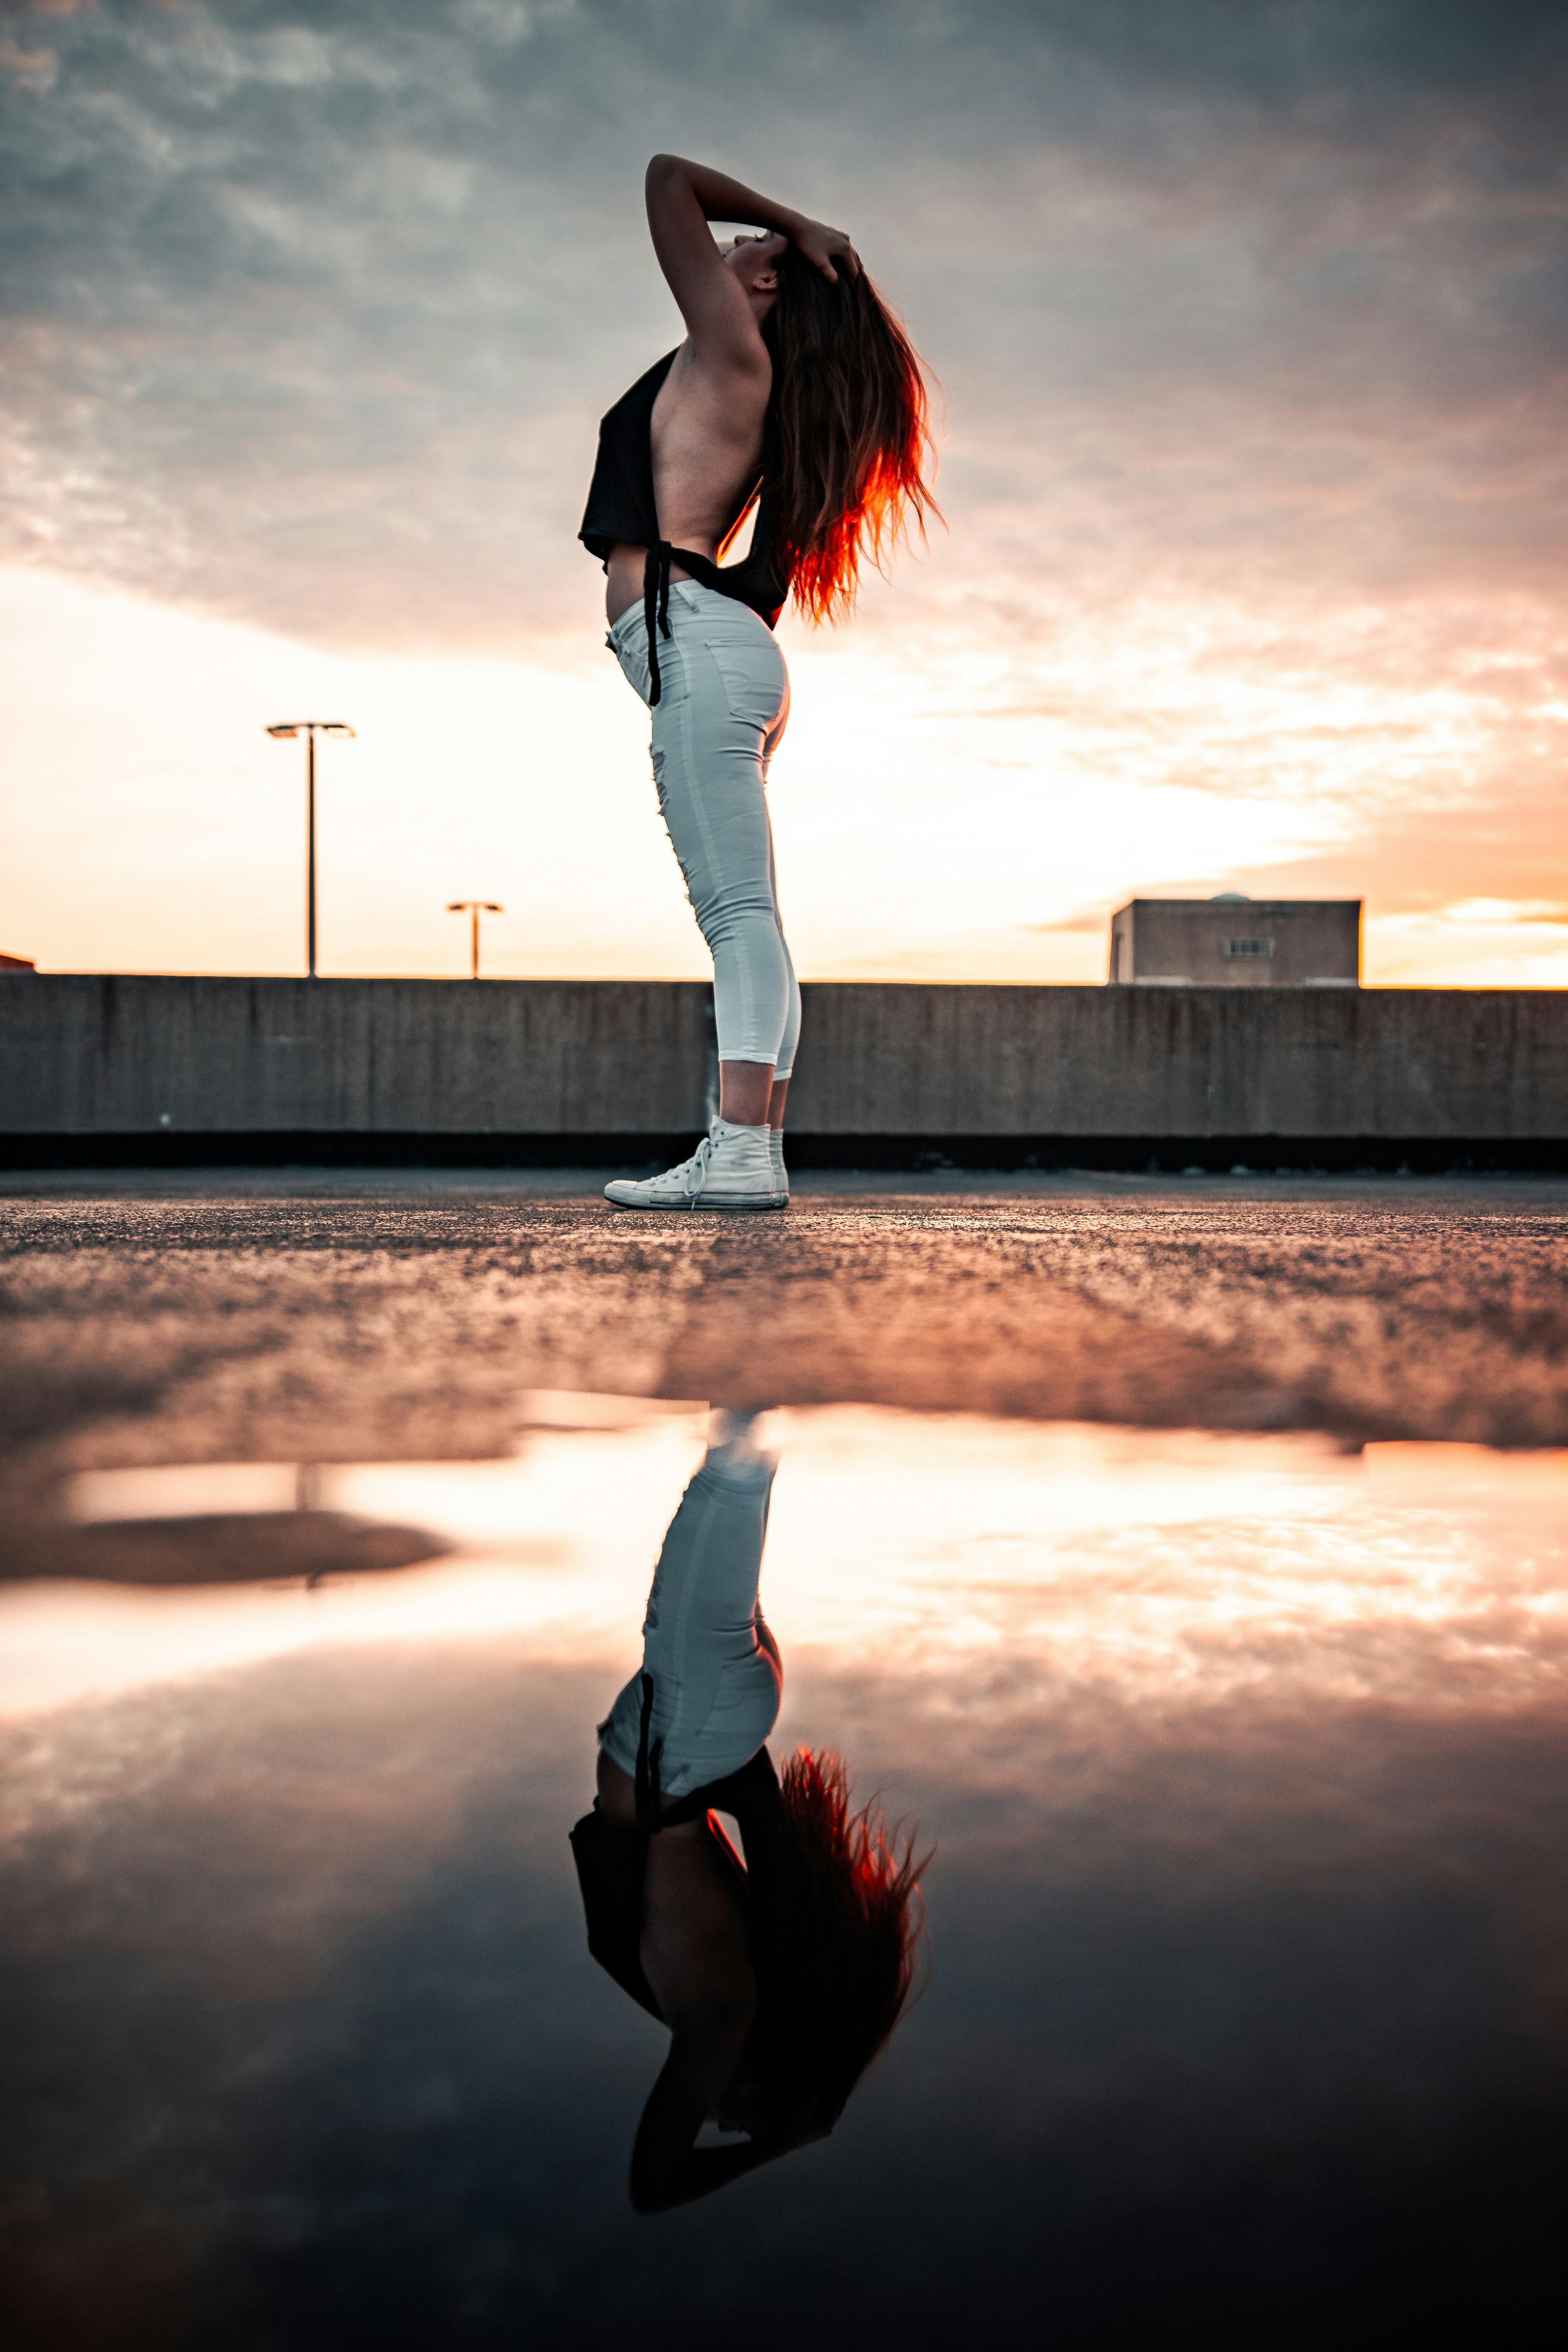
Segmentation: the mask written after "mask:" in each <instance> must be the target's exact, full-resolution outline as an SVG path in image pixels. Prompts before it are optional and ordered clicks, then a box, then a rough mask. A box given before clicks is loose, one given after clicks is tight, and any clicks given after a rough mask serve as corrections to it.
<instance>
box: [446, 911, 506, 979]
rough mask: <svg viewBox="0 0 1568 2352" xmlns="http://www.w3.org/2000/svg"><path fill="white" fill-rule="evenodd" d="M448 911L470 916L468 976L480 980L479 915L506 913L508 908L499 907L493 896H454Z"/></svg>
mask: <svg viewBox="0 0 1568 2352" xmlns="http://www.w3.org/2000/svg"><path fill="white" fill-rule="evenodd" d="M505 912H506V908H504V907H498V906H497V904H496V902H495V900H494V899H493V898H454V899H453V900H452V901H451V904H450V905H449V906H448V907H447V913H448V914H449V915H467V916H468V917H469V918H470V920H469V924H468V978H469V979H470V980H478V978H479V917H480V916H481V915H504V914H505Z"/></svg>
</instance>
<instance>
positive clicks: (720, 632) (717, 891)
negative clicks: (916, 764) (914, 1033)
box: [609, 580, 800, 1079]
mask: <svg viewBox="0 0 1568 2352" xmlns="http://www.w3.org/2000/svg"><path fill="white" fill-rule="evenodd" d="M669 628H670V634H669V635H668V637H666V636H665V635H663V634H662V632H661V634H660V636H659V641H658V667H659V677H660V688H659V698H658V702H657V703H656V704H655V706H654V710H653V780H654V783H655V785H656V787H657V788H658V806H659V814H661V816H662V817H663V819H664V824H665V830H666V832H667V833H668V835H669V840H670V846H671V847H672V848H673V850H674V851H675V855H676V858H677V860H678V862H679V866H680V871H681V874H682V876H683V877H684V879H685V882H686V895H687V897H688V898H689V899H690V901H691V911H692V913H693V914H694V915H695V916H696V918H697V923H698V928H699V929H700V931H701V933H702V936H703V938H704V939H705V940H707V942H708V947H709V950H710V953H711V955H712V958H713V1009H714V1014H715V1018H716V1021H717V1025H718V1031H719V1059H720V1060H721V1062H771V1063H772V1064H773V1076H774V1077H775V1078H777V1079H784V1078H787V1077H788V1076H790V1073H791V1072H792V1070H793V1069H794V1067H795V1045H796V1043H797V1041H798V1039H799V1036H800V989H799V986H798V985H797V983H796V981H795V966H794V964H793V963H792V962H791V961H790V952H789V949H788V946H787V945H786V943H785V940H784V919H783V917H782V916H781V915H780V913H779V900H778V886H777V883H776V880H775V878H774V873H773V827H772V825H771V824H769V822H768V801H767V774H768V763H769V761H771V760H772V758H773V752H774V751H775V750H776V749H777V747H778V744H779V741H780V739H781V738H782V736H783V734H784V726H785V723H786V721H787V720H788V718H789V672H788V671H787V670H786V669H785V667H784V656H783V654H782V653H781V652H780V651H779V647H778V645H777V643H776V641H775V639H774V637H773V631H772V630H771V629H770V628H769V627H768V625H767V623H766V622H765V621H763V620H761V619H759V618H758V616H757V614H755V613H753V612H752V609H751V607H750V606H749V605H746V604H737V603H736V602H735V600H734V598H733V597H731V596H721V595H720V594H719V593H718V591H717V590H716V589H712V588H703V587H700V586H699V585H698V583H697V582H696V581H695V580H675V581H672V582H671V583H670V589H669ZM609 644H610V646H611V648H612V650H613V651H614V653H615V655H616V659H617V660H618V661H619V663H620V665H621V667H622V669H623V670H624V671H625V672H626V677H627V678H628V679H629V681H630V683H631V684H632V686H633V687H634V688H636V689H637V693H638V694H639V695H640V696H641V697H642V698H643V700H644V701H645V702H646V701H647V697H648V667H647V622H646V621H645V619H644V617H643V607H642V604H641V602H640V601H639V602H638V603H637V604H631V605H628V606H627V608H626V611H625V612H624V613H623V614H621V617H620V619H619V620H618V621H617V622H616V625H615V627H614V628H613V629H612V630H611V632H610V635H609Z"/></svg>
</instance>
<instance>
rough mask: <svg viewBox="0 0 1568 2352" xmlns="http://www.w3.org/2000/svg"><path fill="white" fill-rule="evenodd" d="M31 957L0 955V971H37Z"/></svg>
mask: <svg viewBox="0 0 1568 2352" xmlns="http://www.w3.org/2000/svg"><path fill="white" fill-rule="evenodd" d="M37 969H38V967H37V964H36V963H35V962H34V961H33V959H32V957H31V956H8V955H0V971H37Z"/></svg>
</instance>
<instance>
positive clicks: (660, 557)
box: [642, 539, 675, 710]
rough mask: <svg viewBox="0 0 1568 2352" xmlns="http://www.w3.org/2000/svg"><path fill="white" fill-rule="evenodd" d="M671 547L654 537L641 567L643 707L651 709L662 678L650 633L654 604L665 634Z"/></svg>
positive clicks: (667, 621) (667, 626) (667, 628)
mask: <svg viewBox="0 0 1568 2352" xmlns="http://www.w3.org/2000/svg"><path fill="white" fill-rule="evenodd" d="M674 553H675V550H674V548H673V547H671V545H670V543H669V541H668V539H660V540H656V541H655V542H654V544H653V545H652V547H650V548H649V549H648V551H647V560H646V561H645V562H644V564H643V568H642V609H643V619H644V621H645V622H646V624H647V675H648V695H647V707H648V709H650V710H651V709H653V707H654V704H655V703H656V702H657V701H658V698H659V692H660V688H661V684H662V681H661V680H660V677H659V675H658V637H657V636H656V635H655V632H654V604H655V601H656V599H657V602H658V626H659V629H660V630H662V631H663V633H664V635H666V636H667V637H668V635H669V565H670V559H671V557H672V556H673V555H674Z"/></svg>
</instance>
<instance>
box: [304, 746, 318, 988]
mask: <svg viewBox="0 0 1568 2352" xmlns="http://www.w3.org/2000/svg"><path fill="white" fill-rule="evenodd" d="M305 969H306V972H307V974H308V976H309V977H310V979H311V980H314V979H315V977H316V730H315V729H314V728H313V727H308V728H307V729H306V730H305Z"/></svg>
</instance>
